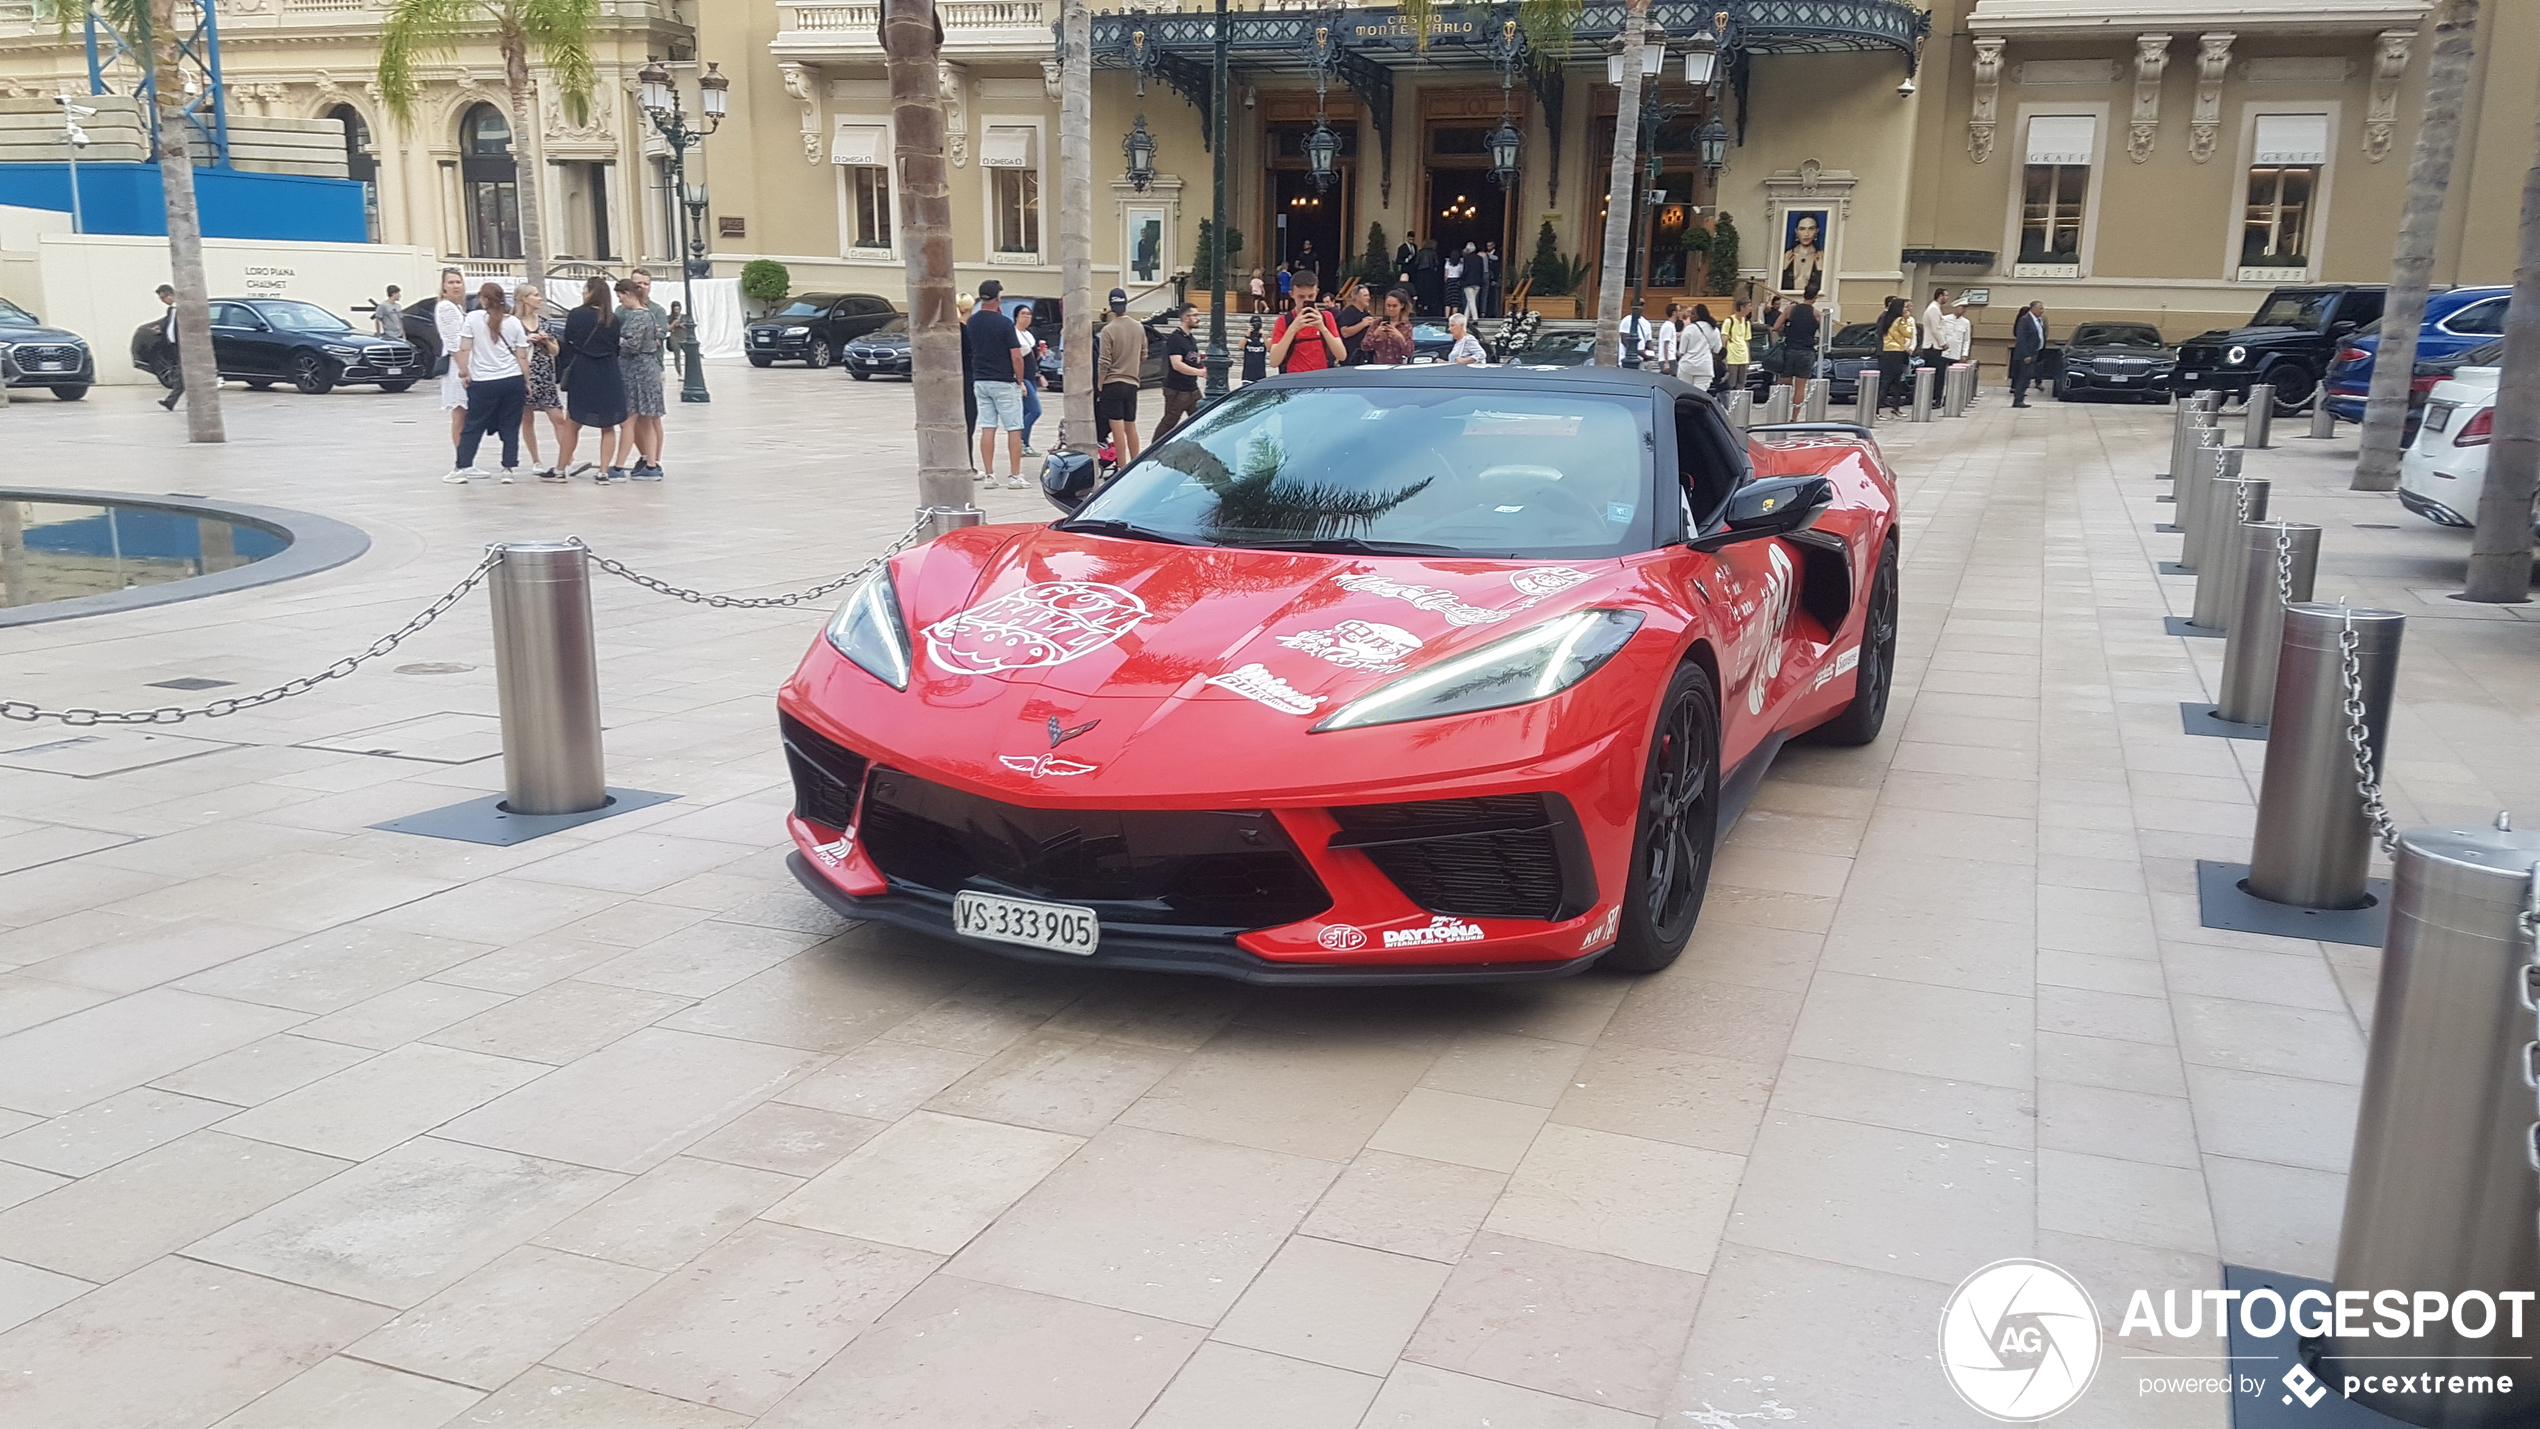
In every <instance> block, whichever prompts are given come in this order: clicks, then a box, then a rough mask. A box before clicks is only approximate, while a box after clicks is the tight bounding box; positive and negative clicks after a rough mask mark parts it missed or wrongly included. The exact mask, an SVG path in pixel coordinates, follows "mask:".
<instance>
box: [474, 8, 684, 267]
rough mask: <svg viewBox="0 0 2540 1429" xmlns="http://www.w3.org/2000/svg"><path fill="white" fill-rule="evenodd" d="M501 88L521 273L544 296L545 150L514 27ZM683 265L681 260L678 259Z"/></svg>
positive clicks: (522, 43)
mask: <svg viewBox="0 0 2540 1429" xmlns="http://www.w3.org/2000/svg"><path fill="white" fill-rule="evenodd" d="M503 83H504V87H505V88H507V89H508V90H510V92H511V101H512V183H513V185H514V192H516V193H517V194H518V195H519V199H520V255H521V268H522V271H523V272H524V273H525V274H526V275H527V276H528V279H529V281H530V282H531V283H533V284H536V285H538V287H539V290H540V291H541V292H543V291H545V285H546V281H547V217H546V210H545V208H544V207H542V205H543V204H544V202H545V198H544V194H545V190H546V186H547V172H546V158H545V146H544V145H542V144H541V143H539V137H540V132H541V130H542V129H543V127H544V126H543V125H542V124H541V123H540V121H539V118H538V86H537V85H536V84H535V83H533V82H532V81H531V80H530V78H529V37H528V36H526V35H524V34H522V33H521V32H520V30H519V29H518V28H516V27H513V26H509V25H506V26H505V27H504V29H503ZM681 261H682V262H685V261H686V255H684V254H683V255H681Z"/></svg>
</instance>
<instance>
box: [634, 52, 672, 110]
mask: <svg viewBox="0 0 2540 1429" xmlns="http://www.w3.org/2000/svg"><path fill="white" fill-rule="evenodd" d="M635 94H636V102H637V103H639V104H641V105H643V106H644V112H645V113H646V114H665V113H668V112H669V110H670V106H671V102H672V99H673V97H674V96H673V91H672V90H671V87H670V71H668V70H666V69H663V68H662V67H661V61H659V60H646V61H645V62H644V67H643V68H642V69H639V70H637V71H636V72H635Z"/></svg>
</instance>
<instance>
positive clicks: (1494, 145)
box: [1489, 119, 1526, 189]
mask: <svg viewBox="0 0 2540 1429" xmlns="http://www.w3.org/2000/svg"><path fill="white" fill-rule="evenodd" d="M1525 142H1526V138H1525V136H1524V135H1522V134H1520V133H1518V132H1517V129H1516V126H1514V125H1512V124H1510V123H1509V122H1508V121H1507V120H1505V119H1502V120H1501V121H1500V122H1499V127H1498V128H1496V129H1494V130H1492V131H1491V133H1490V140H1489V144H1490V176H1491V178H1492V180H1493V181H1494V182H1496V183H1497V184H1498V185H1499V186H1500V187H1501V188H1503V189H1513V188H1515V187H1516V186H1517V152H1518V150H1519V149H1521V148H1523V147H1524V145H1525Z"/></svg>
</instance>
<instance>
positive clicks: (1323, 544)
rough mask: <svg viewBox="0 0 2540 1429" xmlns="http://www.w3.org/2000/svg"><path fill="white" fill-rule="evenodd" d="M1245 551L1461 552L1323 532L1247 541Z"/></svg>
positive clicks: (1433, 554) (1453, 548)
mask: <svg viewBox="0 0 2540 1429" xmlns="http://www.w3.org/2000/svg"><path fill="white" fill-rule="evenodd" d="M1242 544H1243V547H1244V549H1245V550H1248V551H1323V552H1329V553H1332V554H1344V553H1345V554H1348V555H1354V556H1460V555H1463V554H1464V550H1463V548H1462V547H1460V546H1432V545H1427V544H1425V543H1422V542H1419V541H1370V540H1367V539H1365V538H1363V537H1359V536H1322V537H1317V538H1316V539H1314V540H1311V541H1246V542H1243V543H1242Z"/></svg>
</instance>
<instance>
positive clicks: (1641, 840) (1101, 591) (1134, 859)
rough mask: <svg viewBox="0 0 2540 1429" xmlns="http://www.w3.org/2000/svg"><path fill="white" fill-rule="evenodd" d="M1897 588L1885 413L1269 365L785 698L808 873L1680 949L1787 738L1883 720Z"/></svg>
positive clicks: (1362, 942)
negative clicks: (1852, 421)
mask: <svg viewBox="0 0 2540 1429" xmlns="http://www.w3.org/2000/svg"><path fill="white" fill-rule="evenodd" d="M1057 470H1058V468H1055V467H1054V468H1053V471H1057ZM1045 484H1049V485H1053V486H1059V485H1061V483H1060V481H1059V479H1058V478H1057V477H1055V476H1054V477H1052V478H1051V479H1050V480H1049V481H1048V482H1047V483H1045ZM1052 494H1053V499H1054V500H1058V501H1059V502H1060V504H1061V505H1062V507H1067V506H1076V503H1077V498H1075V497H1074V496H1072V495H1070V494H1068V493H1067V492H1066V491H1064V490H1063V489H1062V490H1055V491H1053V493H1052ZM1896 580H1897V530H1896V499H1895V483H1894V480H1893V477H1892V476H1891V474H1890V473H1889V472H1888V470H1887V468H1886V466H1885V464H1884V463H1883V462H1882V461H1881V459H1880V456H1879V453H1878V449H1877V447H1876V446H1875V445H1874V444H1873V443H1872V442H1871V441H1870V440H1869V439H1868V434H1867V433H1866V432H1862V431H1860V430H1859V429H1857V428H1852V427H1847V426H1842V425H1838V424H1827V423H1820V424H1815V425H1808V426H1796V427H1781V428H1758V429H1757V430H1756V431H1755V432H1754V433H1753V434H1752V435H1751V437H1750V438H1749V439H1747V440H1740V439H1739V437H1738V436H1737V435H1736V434H1735V433H1734V432H1733V431H1732V430H1731V429H1730V428H1729V426H1728V425H1727V423H1726V422H1725V421H1723V420H1722V418H1721V415H1720V412H1719V409H1718V408H1716V407H1715V406H1714V405H1713V404H1712V402H1711V400H1710V398H1708V397H1707V396H1705V395H1703V394H1701V393H1700V392H1698V391H1696V390H1695V389H1693V388H1691V387H1688V386H1685V385H1684V384H1682V383H1680V382H1677V381H1675V380H1674V379H1672V378H1667V377H1661V376H1658V375H1656V374H1654V373H1645V372H1635V371H1623V370H1617V369H1610V368H1567V369H1543V368H1476V367H1425V368H1417V369H1410V368H1405V369H1389V370H1371V369H1363V368H1362V369H1343V370H1339V371H1332V372H1318V373H1312V374H1304V375H1299V376H1294V377H1279V378H1273V379H1271V380H1269V381H1267V382H1259V383H1253V384H1251V385H1248V386H1246V387H1244V388H1242V389H1241V390H1240V391H1237V392H1235V393H1233V394H1231V395H1230V396H1227V397H1225V398H1222V399H1220V400H1218V401H1216V402H1214V403H1212V404H1210V405H1209V406H1208V407H1206V408H1204V409H1203V410H1202V411H1201V412H1200V413H1199V415H1198V416H1197V417H1196V418H1195V419H1194V420H1192V421H1191V422H1190V423H1189V424H1188V425H1185V426H1184V427H1182V428H1181V429H1180V430H1178V431H1177V432H1175V433H1174V434H1173V435H1172V436H1171V438H1170V439H1169V440H1167V441H1165V442H1163V443H1162V444H1160V445H1158V446H1156V447H1154V448H1152V449H1150V450H1149V451H1147V452H1146V453H1145V454H1144V456H1143V457H1142V458H1141V459H1140V460H1139V461H1138V462H1137V463H1135V464H1134V465H1132V466H1130V467H1129V468H1128V470H1127V471H1125V472H1123V473H1122V474H1121V475H1120V476H1119V477H1118V478H1116V479H1115V480H1114V481H1112V483H1111V484H1110V485H1108V486H1107V487H1104V488H1103V489H1102V490H1101V491H1100V492H1098V493H1096V494H1094V495H1093V496H1092V497H1091V499H1090V500H1084V501H1082V503H1081V506H1077V507H1076V509H1074V510H1072V511H1071V512H1070V514H1069V515H1068V516H1067V517H1066V519H1063V520H1060V521H1058V522H1055V523H1053V524H1051V525H1048V526H976V527H971V528H968V529H966V530H960V531H956V532H954V533H952V534H950V535H947V536H945V537H942V538H941V539H938V540H935V541H932V542H930V543H928V544H926V545H923V546H920V547H917V548H916V549H914V550H911V551H908V552H905V553H903V554H902V555H900V556H898V557H896V558H895V559H893V560H892V561H891V562H890V563H889V564H888V565H887V566H886V567H885V568H884V569H883V570H882V571H881V572H879V573H878V574H876V575H875V576H874V577H873V578H872V580H871V581H869V582H868V583H867V584H865V585H864V586H863V587H862V588H861V589H859V590H858V591H857V592H856V593H855V595H854V596H853V597H852V598H851V599H849V600H848V601H847V603H846V604H845V605H844V606H843V607H841V608H840V609H839V611H838V613H837V615H836V616H835V617H834V618H833V619H832V620H831V621H830V623H829V625H828V628H827V629H826V630H825V631H823V632H822V634H821V637H820V638H819V639H816V640H814V641H813V642H812V646H811V652H810V653H809V654H808V655H807V656H805V657H804V659H803V663H802V667H801V668H800V669H799V670H797V671H796V672H795V673H794V677H793V678H792V679H791V680H790V681H788V682H787V683H786V685H785V687H784V689H783V690H782V691H781V692H780V693H779V695H778V706H779V711H780V713H779V721H780V724H781V726H782V731H783V736H784V743H785V751H786V756H787V760H788V762H789V763H790V765H791V767H792V772H793V778H794V792H795V804H794V814H793V817H792V818H791V819H790V820H789V821H788V826H789V827H790V829H791V830H792V832H793V835H794V841H795V844H796V845H797V851H796V853H795V854H794V856H793V860H792V862H793V867H794V871H795V874H796V875H797V876H798V877H800V878H801V879H802V881H803V883H804V884H805V885H806V886H808V887H809V888H810V889H811V890H812V891H813V892H814V893H816V894H818V895H819V896H820V897H822V898H823V899H825V900H826V901H828V902H829V903H830V904H831V905H832V906H834V907H836V908H837V909H838V910H839V911H841V912H842V913H844V914H846V915H847V916H848V917H851V918H863V919H877V920H880V921H882V922H886V923H897V924H901V925H904V926H907V927H911V928H916V929H920V930H923V931H926V932H930V933H934V934H938V935H942V936H948V937H952V938H955V939H958V940H961V941H964V942H969V943H973V944H975V945H978V946H981V947H985V948H988V949H990V950H993V951H996V952H1001V953H1006V954H1010V955H1012V956H1016V957H1021V958H1027V959H1031V960H1034V961H1041V962H1074V963H1088V964H1092V965H1095V966H1100V967H1124V968H1149V969H1168V970H1177V971H1184V972H1199V973H1211V974H1215V975H1218V976H1222V977H1231V978H1238V979H1242V980H1245V981H1248V982H1263V983H1271V982H1285V983H1400V982H1455V981H1484V980H1499V979H1515V978H1529V977H1557V976H1561V975H1563V974H1566V973H1572V972H1576V971H1578V970H1580V969H1582V968H1584V967H1587V966H1588V965H1590V964H1592V963H1596V962H1599V961H1602V962H1603V964H1604V965H1605V966H1607V967H1612V968H1620V969H1625V970H1629V971H1647V970H1651V969H1655V968H1659V967H1664V966H1665V965H1666V964H1667V963H1669V962H1671V961H1673V960H1674V958H1675V957H1676V955H1677V954H1678V953H1679V952H1680V951H1682V949H1683V948H1684V945H1685V940H1686V938H1687V937H1688V936H1689V935H1690V934H1691V933H1692V931H1693V925H1694V920H1695V918H1696V917H1697V916H1698V915H1699V914H1700V912H1701V910H1702V899H1703V892H1704V888H1705V885H1706V884H1707V882H1708V880H1709V875H1710V869H1711V853H1712V847H1713V844H1714V842H1715V841H1716V839H1717V836H1718V832H1719V830H1720V828H1721V827H1723V826H1724V825H1725V824H1726V823H1727V821H1728V820H1729V819H1731V818H1733V817H1734V816H1735V812H1736V809H1737V808H1738V806H1739V805H1740V804H1741V803H1742V802H1743V800H1744V798H1745V795H1746V794H1747V793H1748V792H1750V791H1751V790H1752V789H1753V787H1754V784H1755V782H1756V781H1757V780H1759V779H1760V778H1761V777H1762V775H1763V772H1764V768H1765V766H1766V765H1767V764H1768V763H1769V762H1770V761H1771V760H1772V758H1773V755H1774V752H1775V751H1776V750H1777V749H1779V748H1780V746H1781V745H1782V743H1783V742H1784V741H1785V740H1787V739H1790V738H1792V737H1795V736H1799V735H1803V734H1804V735H1812V736H1814V737H1816V738H1820V739H1824V740H1830V741H1833V742H1836V743H1843V744H1863V743H1867V742H1868V741H1869V740H1871V739H1872V738H1874V737H1876V735H1877V734H1878V732H1879V726H1880V723H1881V721H1882V720H1883V718H1884V717H1885V714H1886V708H1887V700H1888V691H1889V688H1890V686H1891V684H1892V681H1893V674H1894V668H1895V659H1894V655H1895V646H1896Z"/></svg>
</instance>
